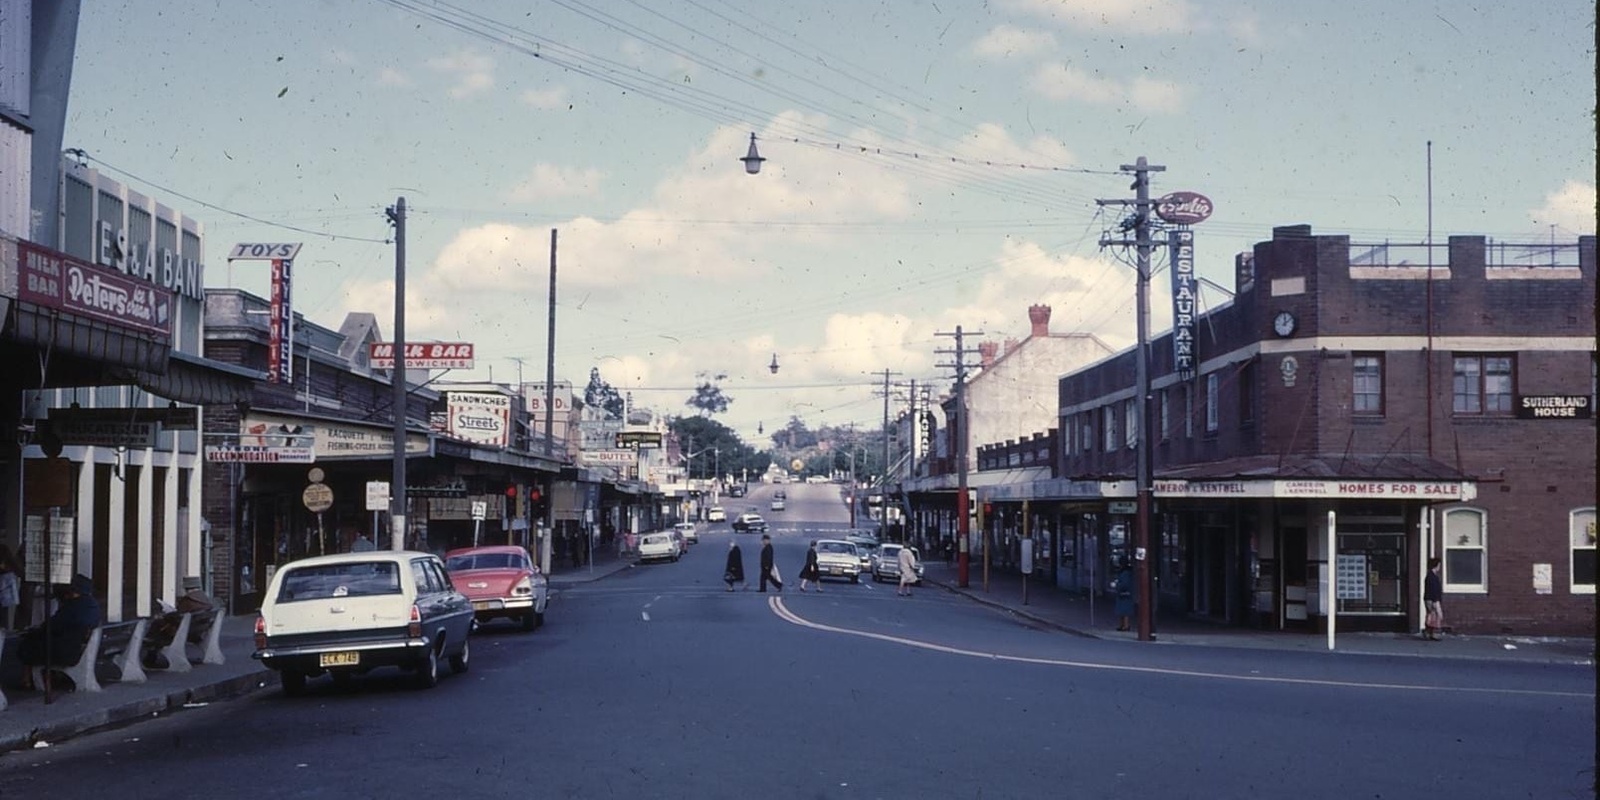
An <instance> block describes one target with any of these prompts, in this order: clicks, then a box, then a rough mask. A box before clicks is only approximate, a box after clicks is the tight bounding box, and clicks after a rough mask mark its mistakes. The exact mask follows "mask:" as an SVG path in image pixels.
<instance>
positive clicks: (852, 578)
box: [850, 575, 861, 583]
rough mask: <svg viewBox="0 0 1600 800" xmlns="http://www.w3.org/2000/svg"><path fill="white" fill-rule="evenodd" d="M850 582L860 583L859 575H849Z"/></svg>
mask: <svg viewBox="0 0 1600 800" xmlns="http://www.w3.org/2000/svg"><path fill="white" fill-rule="evenodd" d="M850 582H851V583H860V582H861V576H860V575H851V576H850Z"/></svg>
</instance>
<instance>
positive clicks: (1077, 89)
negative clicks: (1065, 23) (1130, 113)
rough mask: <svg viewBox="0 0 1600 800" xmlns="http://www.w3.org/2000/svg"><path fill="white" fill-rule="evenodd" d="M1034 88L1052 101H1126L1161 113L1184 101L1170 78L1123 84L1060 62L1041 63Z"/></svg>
mask: <svg viewBox="0 0 1600 800" xmlns="http://www.w3.org/2000/svg"><path fill="white" fill-rule="evenodd" d="M1033 89H1034V91H1036V92H1038V93H1039V94H1040V95H1043V96H1044V97H1047V98H1049V99H1051V100H1076V101H1081V102H1085V103H1091V104H1094V105H1120V104H1124V103H1126V104H1128V105H1130V106H1132V107H1133V108H1135V109H1138V110H1140V111H1146V112H1158V113H1175V112H1177V111H1179V110H1181V109H1182V107H1183V100H1184V90H1183V88H1182V87H1181V86H1179V85H1178V84H1176V83H1172V82H1170V81H1158V80H1154V79H1151V78H1146V77H1143V76H1140V77H1138V78H1135V79H1133V80H1132V81H1129V82H1126V83H1124V82H1121V81H1117V80H1114V79H1112V78H1105V77H1100V76H1097V75H1092V74H1090V73H1088V72H1085V71H1084V70H1081V69H1078V68H1077V67H1074V66H1071V65H1068V64H1061V63H1052V64H1045V65H1042V66H1040V67H1039V69H1038V70H1037V71H1035V72H1034V75H1033Z"/></svg>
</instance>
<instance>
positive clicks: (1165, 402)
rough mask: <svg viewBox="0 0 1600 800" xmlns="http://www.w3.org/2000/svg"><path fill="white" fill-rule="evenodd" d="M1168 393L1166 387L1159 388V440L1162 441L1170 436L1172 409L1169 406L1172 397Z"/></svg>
mask: <svg viewBox="0 0 1600 800" xmlns="http://www.w3.org/2000/svg"><path fill="white" fill-rule="evenodd" d="M1170 394H1171V393H1170V392H1168V391H1167V390H1166V389H1162V390H1161V441H1163V442H1164V441H1166V440H1168V439H1170V438H1172V416H1171V413H1172V409H1171V408H1169V406H1170V405H1171V404H1172V398H1171V396H1170Z"/></svg>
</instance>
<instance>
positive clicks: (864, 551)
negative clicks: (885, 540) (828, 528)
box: [844, 535, 878, 572]
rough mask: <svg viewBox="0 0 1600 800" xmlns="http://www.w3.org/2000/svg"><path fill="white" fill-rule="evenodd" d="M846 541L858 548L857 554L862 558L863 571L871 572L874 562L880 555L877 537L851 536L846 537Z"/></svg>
mask: <svg viewBox="0 0 1600 800" xmlns="http://www.w3.org/2000/svg"><path fill="white" fill-rule="evenodd" d="M844 540H845V541H847V542H849V543H851V544H853V545H855V546H856V554H857V555H859V556H860V557H861V571H862V572H871V571H872V561H873V559H874V558H876V557H877V553H878V539H877V537H875V536H856V535H850V536H846V537H844Z"/></svg>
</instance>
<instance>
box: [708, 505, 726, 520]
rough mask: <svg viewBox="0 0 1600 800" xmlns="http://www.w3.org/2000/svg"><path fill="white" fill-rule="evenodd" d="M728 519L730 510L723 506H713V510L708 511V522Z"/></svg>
mask: <svg viewBox="0 0 1600 800" xmlns="http://www.w3.org/2000/svg"><path fill="white" fill-rule="evenodd" d="M727 521H728V512H727V511H724V510H723V508H722V506H712V507H711V510H710V511H707V512H706V522H727Z"/></svg>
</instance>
